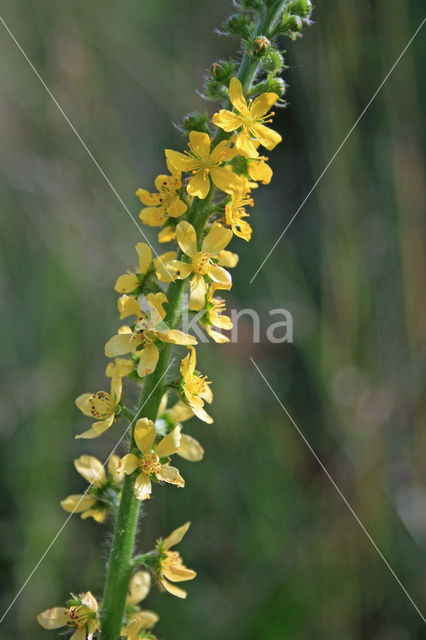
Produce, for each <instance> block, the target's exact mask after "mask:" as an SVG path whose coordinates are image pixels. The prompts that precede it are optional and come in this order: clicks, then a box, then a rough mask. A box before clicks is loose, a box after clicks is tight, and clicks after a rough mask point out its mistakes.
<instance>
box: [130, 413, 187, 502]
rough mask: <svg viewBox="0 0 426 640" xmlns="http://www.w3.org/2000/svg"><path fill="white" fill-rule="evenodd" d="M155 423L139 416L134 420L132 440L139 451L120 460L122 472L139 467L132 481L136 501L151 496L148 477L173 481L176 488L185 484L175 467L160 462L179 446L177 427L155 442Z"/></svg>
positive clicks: (171, 482)
mask: <svg viewBox="0 0 426 640" xmlns="http://www.w3.org/2000/svg"><path fill="white" fill-rule="evenodd" d="M155 436H156V431H155V424H154V423H153V422H152V420H148V418H140V419H139V420H138V421H137V422H136V426H135V432H134V439H135V442H136V446H137V447H138V449H139V451H140V452H141V453H142V457H141V458H138V457H137V456H135V455H134V454H133V453H129V454H127V455H126V456H124V458H123V459H122V460H121V464H120V470H121V469H122V470H123V471H124V473H126V474H130V473H133V472H134V471H135V470H136V469H138V470H139V475H138V476H137V478H136V480H135V484H134V491H135V496H136V497H137V499H138V500H149V498H150V497H151V491H152V486H151V477H152V476H155V478H157V480H161V481H163V482H168V483H170V484H175V485H177V486H178V487H183V486H185V481H184V479H183V478H182V476H181V475H180V473H179V471H178V470H177V469H176V468H175V467H171V466H170V465H169V464H168V463H162V462H161V459H162V458H168V457H169V456H171V455H172V454H173V453H176V451H177V450H178V448H179V443H180V428H179V427H176V428H175V429H173V431H171V432H170V433H169V434H168V435H167V436H166V437H165V438H163V439H162V440H160V442H158V443H157V444H155Z"/></svg>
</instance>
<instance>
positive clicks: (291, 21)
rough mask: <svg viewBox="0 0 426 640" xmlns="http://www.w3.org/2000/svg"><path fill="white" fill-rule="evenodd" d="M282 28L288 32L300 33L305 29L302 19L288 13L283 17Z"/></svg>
mask: <svg viewBox="0 0 426 640" xmlns="http://www.w3.org/2000/svg"><path fill="white" fill-rule="evenodd" d="M282 28H283V30H284V31H287V32H291V33H298V32H299V31H302V28H303V22H302V18H300V17H299V16H295V15H290V14H288V13H286V14H284V15H283V19H282Z"/></svg>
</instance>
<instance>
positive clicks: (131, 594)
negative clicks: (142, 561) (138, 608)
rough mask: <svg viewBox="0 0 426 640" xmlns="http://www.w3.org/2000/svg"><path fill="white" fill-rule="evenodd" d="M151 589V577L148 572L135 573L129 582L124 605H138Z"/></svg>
mask: <svg viewBox="0 0 426 640" xmlns="http://www.w3.org/2000/svg"><path fill="white" fill-rule="evenodd" d="M150 589H151V575H150V574H149V573H148V571H137V572H136V573H135V574H134V575H133V576H132V579H131V580H130V583H129V591H128V593H127V597H126V604H138V603H139V602H141V601H142V600H144V599H145V598H146V596H147V595H148V593H149V590H150Z"/></svg>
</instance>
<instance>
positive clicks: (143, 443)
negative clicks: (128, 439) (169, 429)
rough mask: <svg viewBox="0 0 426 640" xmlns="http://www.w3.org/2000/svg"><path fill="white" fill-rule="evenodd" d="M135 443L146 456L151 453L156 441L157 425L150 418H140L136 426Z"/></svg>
mask: <svg viewBox="0 0 426 640" xmlns="http://www.w3.org/2000/svg"><path fill="white" fill-rule="evenodd" d="M134 438H135V442H136V444H137V446H138V449H139V451H141V452H142V453H143V454H144V455H145V454H146V453H150V452H151V449H152V445H153V444H154V440H155V424H154V423H153V422H152V420H148V418H139V420H138V421H137V422H136V425H135V433H134Z"/></svg>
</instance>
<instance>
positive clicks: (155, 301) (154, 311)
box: [146, 292, 167, 324]
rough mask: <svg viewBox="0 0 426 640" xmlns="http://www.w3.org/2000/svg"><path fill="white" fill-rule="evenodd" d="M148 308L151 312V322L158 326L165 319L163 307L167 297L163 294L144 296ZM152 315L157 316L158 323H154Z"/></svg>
mask: <svg viewBox="0 0 426 640" xmlns="http://www.w3.org/2000/svg"><path fill="white" fill-rule="evenodd" d="M146 299H147V302H148V306H149V308H150V311H151V321H153V322H154V324H158V323H159V322H161V320H163V318H165V317H166V312H165V310H164V309H163V305H164V304H166V303H167V296H166V294H165V293H163V292H158V293H148V295H147V296H146ZM154 315H158V322H155V319H154V317H153V316H154Z"/></svg>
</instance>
